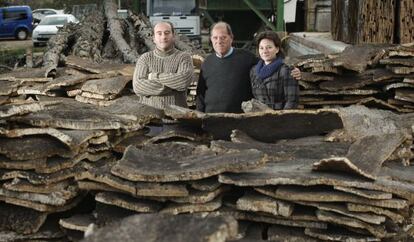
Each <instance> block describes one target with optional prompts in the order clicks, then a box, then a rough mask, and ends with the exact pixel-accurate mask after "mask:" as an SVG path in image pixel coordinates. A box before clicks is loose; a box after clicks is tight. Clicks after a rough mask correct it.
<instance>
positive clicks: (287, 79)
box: [282, 67, 299, 109]
mask: <svg viewBox="0 0 414 242" xmlns="http://www.w3.org/2000/svg"><path fill="white" fill-rule="evenodd" d="M284 71H285V73H283V75H282V76H283V89H284V90H283V91H284V93H285V100H286V102H285V106H284V107H283V109H294V108H297V107H298V104H299V85H298V81H297V80H295V79H293V77H292V76H291V74H290V69H289V68H288V67H286V68H284Z"/></svg>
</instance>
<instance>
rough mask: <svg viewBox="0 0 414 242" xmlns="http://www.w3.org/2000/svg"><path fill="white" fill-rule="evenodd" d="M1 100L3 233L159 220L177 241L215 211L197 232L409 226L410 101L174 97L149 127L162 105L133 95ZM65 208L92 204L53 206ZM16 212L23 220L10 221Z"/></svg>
mask: <svg viewBox="0 0 414 242" xmlns="http://www.w3.org/2000/svg"><path fill="white" fill-rule="evenodd" d="M0 107H1V112H0V114H1V117H2V122H1V132H0V136H1V145H0V153H1V154H2V157H3V158H2V160H1V161H0V165H1V166H2V170H1V178H2V180H1V184H2V187H1V189H0V192H1V194H0V198H1V200H2V201H3V202H2V203H0V206H1V208H2V209H1V211H2V214H3V215H4V222H2V224H1V226H2V227H1V229H0V230H1V231H3V232H2V233H3V234H5V235H7V236H9V237H10V238H12V239H11V240H13V239H14V240H17V239H18V238H23V239H30V238H49V239H51V238H61V237H63V236H66V237H67V238H69V239H70V240H73V241H77V240H79V239H81V238H83V236H84V233H86V234H90V235H89V236H88V237H87V238H86V239H87V241H102V240H105V239H104V238H105V237H106V236H111V237H110V238H112V239H111V240H113V241H119V239H121V238H122V239H125V241H133V240H134V239H136V238H137V236H142V238H147V237H146V236H149V237H150V238H148V241H154V240H153V239H154V237H151V236H150V235H151V233H152V232H151V233H149V232H148V231H154V232H153V233H157V234H158V235H159V236H164V237H163V238H169V236H172V235H173V234H174V236H172V239H171V241H180V238H185V236H188V234H189V232H190V231H198V229H201V228H200V227H198V226H201V225H205V226H207V225H206V223H207V224H210V222H211V223H212V224H211V225H210V226H212V228H214V229H212V230H208V231H204V232H200V235H192V236H194V241H198V240H199V241H209V240H207V239H208V238H211V236H213V237H214V238H221V240H216V241H226V240H230V239H232V240H236V239H241V238H244V239H245V240H248V239H250V240H253V241H255V240H259V241H260V240H262V239H263V235H265V237H266V238H269V239H274V240H277V239H282V238H283V239H285V238H289V239H292V240H293V239H299V238H300V239H302V241H317V240H318V239H323V240H337V241H338V240H339V241H346V240H352V239H354V240H355V239H359V240H365V241H380V240H383V239H397V240H398V239H401V240H403V239H412V236H413V231H412V224H413V219H414V218H413V212H412V211H413V208H414V207H413V204H414V177H413V176H412V174H413V172H412V165H411V163H410V161H411V160H412V159H413V157H414V154H413V150H412V149H413V138H412V137H413V134H412V132H413V131H412V130H413V129H412V124H413V121H414V119H413V116H412V115H411V114H400V115H398V114H395V113H392V112H389V111H384V110H375V109H368V108H366V107H364V106H351V107H348V108H338V109H320V110H284V111H273V110H267V111H265V112H256V113H246V114H204V113H200V112H197V111H192V110H189V109H184V108H179V107H172V108H170V109H167V110H165V111H164V112H165V115H167V116H168V117H170V118H173V119H174V120H176V122H177V123H176V124H175V125H171V126H170V127H169V128H168V129H165V130H164V131H163V132H161V133H159V134H158V135H155V136H153V137H146V135H145V131H144V130H143V128H144V125H146V124H148V122H150V121H151V120H153V119H160V118H161V117H163V115H162V113H159V110H154V109H151V108H150V107H147V106H144V105H140V104H138V103H136V102H134V98H133V97H122V98H120V99H118V100H117V101H116V102H115V103H114V104H112V105H109V106H106V107H97V106H94V105H90V104H84V103H81V102H77V101H76V100H73V99H68V98H66V99H63V98H54V97H51V98H48V100H44V101H37V102H28V101H26V103H18V104H16V103H14V104H7V105H2V106H0ZM229 140H230V141H229ZM86 193H89V194H91V195H92V196H86V197H85V194H86ZM80 202H82V204H79V203H80ZM77 204H79V205H77ZM76 205H77V206H76ZM71 207H76V208H77V209H79V208H81V207H82V208H84V209H85V207H87V208H90V209H88V210H87V211H86V212H77V211H76V210H72V211H71V212H70V213H66V214H67V215H66V217H64V218H62V217H59V216H58V215H55V214H56V213H57V212H58V211H65V210H68V209H70V208H71ZM83 211H85V210H83ZM19 214H24V216H26V217H29V216H30V217H31V218H33V219H32V220H31V221H32V222H31V223H24V224H21V223H20V222H19V221H20V220H19V221H16V222H13V223H10V222H9V221H11V220H12V219H13V218H16V217H17V216H22V215H19ZM52 215H53V216H52ZM130 215H135V216H133V217H128V216H130ZM126 217H128V218H126ZM223 217H224V218H227V219H229V220H226V219H225V220H224V221H223V220H222V219H223ZM24 218H25V217H22V219H24ZM46 218H54V220H51V219H48V220H46ZM232 218H234V219H236V220H237V221H238V223H237V225H235V222H234V220H232ZM45 221H48V222H47V223H46V222H45ZM162 221H164V222H162ZM166 221H168V222H166ZM179 221H180V222H179ZM202 221H204V222H202ZM212 221H214V222H212ZM190 222H191V223H190ZM200 223H201V225H199V224H200ZM57 224H59V225H60V226H61V228H63V229H64V231H65V234H62V231H61V230H59V228H57ZM136 224H146V226H147V227H145V228H146V229H145V230H140V229H137V228H136V227H131V226H137V225H136ZM160 224H161V225H162V227H163V228H164V229H163V230H162V231H157V230H159V229H160V227H159V226H161V225H160ZM184 224H186V225H185V226H187V227H179V226H184ZM51 225H54V227H53V226H52V227H48V226H51ZM218 225H220V226H218ZM105 226H110V229H108V227H105ZM216 226H218V227H220V228H221V229H218V227H216ZM52 228H56V229H57V230H52ZM217 229H218V230H217ZM121 230H122V231H124V232H123V233H114V232H113V231H121ZM53 231H55V232H53ZM155 231H157V232H155ZM217 231H221V232H217ZM108 232H110V233H109V234H108ZM146 233H148V234H146ZM204 233H207V235H206V236H205V237H202V236H201V234H204ZM52 235H53V236H55V237H52ZM219 235H220V236H219ZM36 236H38V237H36ZM41 236H43V237H41ZM46 236H50V237H46ZM102 236H103V237H102ZM216 236H219V237H216ZM221 236H223V237H221ZM106 238H109V237H106ZM128 238H129V239H128ZM151 238H152V239H151ZM156 238H160V237H158V236H157V237H156ZM240 241H243V240H240Z"/></svg>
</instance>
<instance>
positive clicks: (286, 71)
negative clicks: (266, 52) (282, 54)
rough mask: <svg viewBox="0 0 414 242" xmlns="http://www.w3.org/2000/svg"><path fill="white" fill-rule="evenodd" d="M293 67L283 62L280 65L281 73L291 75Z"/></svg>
mask: <svg viewBox="0 0 414 242" xmlns="http://www.w3.org/2000/svg"><path fill="white" fill-rule="evenodd" d="M291 69H292V68H291V67H290V66H288V65H286V63H283V64H282V66H281V67H280V74H281V75H286V76H290V72H291Z"/></svg>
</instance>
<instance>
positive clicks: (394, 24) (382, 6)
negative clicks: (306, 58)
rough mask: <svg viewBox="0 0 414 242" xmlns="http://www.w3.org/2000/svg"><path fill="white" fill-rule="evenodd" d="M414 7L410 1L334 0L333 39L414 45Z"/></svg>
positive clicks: (347, 41)
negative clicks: (413, 43) (411, 43)
mask: <svg viewBox="0 0 414 242" xmlns="http://www.w3.org/2000/svg"><path fill="white" fill-rule="evenodd" d="M413 7H414V6H413V2H412V1H410V0H399V1H393V0H386V1H381V2H378V1H372V0H352V1H338V0H336V1H332V36H333V38H334V39H335V40H339V41H343V42H346V43H349V44H362V43H388V44H392V43H395V44H404V43H410V42H413V41H414V37H413V36H414V34H413V27H414V13H413V12H412V11H411V10H412V9H413ZM373 16H375V17H373Z"/></svg>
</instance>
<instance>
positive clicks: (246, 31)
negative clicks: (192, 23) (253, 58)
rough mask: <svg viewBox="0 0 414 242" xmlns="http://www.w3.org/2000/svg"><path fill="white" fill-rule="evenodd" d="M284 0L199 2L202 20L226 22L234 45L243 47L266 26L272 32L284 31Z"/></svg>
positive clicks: (207, 0)
mask: <svg viewBox="0 0 414 242" xmlns="http://www.w3.org/2000/svg"><path fill="white" fill-rule="evenodd" d="M283 4H284V0H226V1H221V0H200V4H199V6H200V12H201V14H202V15H203V19H205V21H208V22H209V24H213V23H214V22H217V21H220V20H222V21H226V22H228V23H229V24H230V25H231V26H232V28H233V32H234V35H235V43H236V44H241V45H243V44H244V43H246V42H247V41H250V40H252V39H253V35H254V33H256V32H257V31H258V30H260V29H261V28H263V26H266V27H267V28H269V29H271V30H273V31H283V30H284V21H283V17H284V13H283V9H284V8H283Z"/></svg>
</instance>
